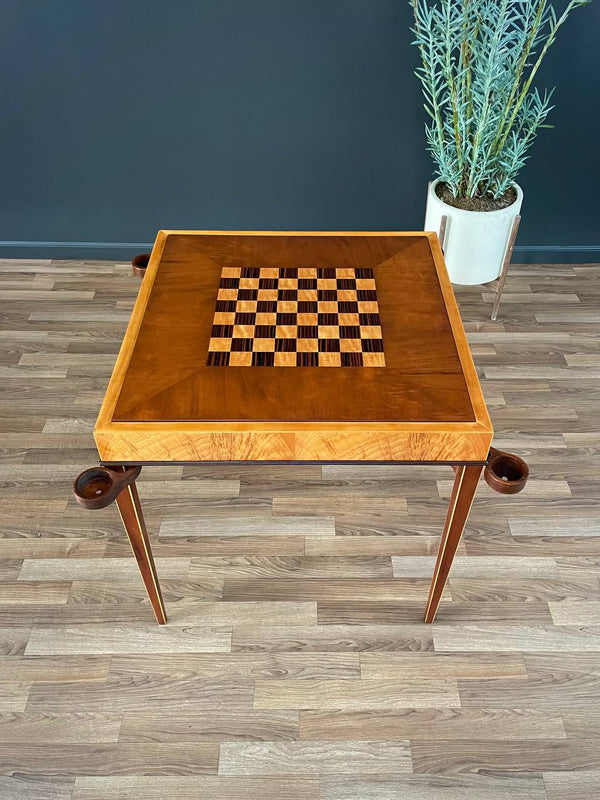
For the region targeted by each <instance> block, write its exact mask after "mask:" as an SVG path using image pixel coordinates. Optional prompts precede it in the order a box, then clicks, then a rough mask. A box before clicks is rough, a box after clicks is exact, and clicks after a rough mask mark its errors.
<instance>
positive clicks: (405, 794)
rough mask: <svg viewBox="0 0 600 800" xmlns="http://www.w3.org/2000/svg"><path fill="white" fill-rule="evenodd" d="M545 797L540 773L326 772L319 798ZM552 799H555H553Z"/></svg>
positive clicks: (454, 799) (504, 799) (469, 799)
mask: <svg viewBox="0 0 600 800" xmlns="http://www.w3.org/2000/svg"><path fill="white" fill-rule="evenodd" d="M465 798H466V799H467V800H492V798H493V800H546V792H545V788H544V782H543V780H542V778H541V777H540V776H532V777H528V776H513V775H510V774H508V775H498V774H497V773H496V774H495V775H473V774H465V775H402V774H389V775H388V774H382V775H367V776H352V775H351V776H345V775H331V776H329V775H325V776H323V778H322V779H321V800H465ZM553 800H554V798H553Z"/></svg>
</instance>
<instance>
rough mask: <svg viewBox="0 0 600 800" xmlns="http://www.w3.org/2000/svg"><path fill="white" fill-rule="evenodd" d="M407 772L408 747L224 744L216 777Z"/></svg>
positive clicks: (381, 743)
mask: <svg viewBox="0 0 600 800" xmlns="http://www.w3.org/2000/svg"><path fill="white" fill-rule="evenodd" d="M392 771H395V772H410V771H411V757H410V744H409V742H404V741H399V740H396V741H390V742H386V741H375V742H356V741H354V742H351V741H348V742H328V741H325V742H317V741H311V742H307V741H297V742H259V743H254V742H251V743H246V742H224V743H223V744H222V745H221V756H220V758H219V775H315V774H316V775H327V774H332V773H333V774H342V775H348V774H353V773H354V774H356V773H358V774H365V773H370V772H375V773H377V772H392Z"/></svg>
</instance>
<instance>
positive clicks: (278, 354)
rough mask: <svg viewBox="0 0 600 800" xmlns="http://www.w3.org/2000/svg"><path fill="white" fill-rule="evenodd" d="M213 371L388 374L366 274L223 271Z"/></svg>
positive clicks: (347, 270) (370, 275) (348, 270)
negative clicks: (375, 370) (379, 370)
mask: <svg viewBox="0 0 600 800" xmlns="http://www.w3.org/2000/svg"><path fill="white" fill-rule="evenodd" d="M206 363H207V365H208V366H211V367H227V366H229V367H385V355H384V349H383V336H382V332H381V319H380V316H379V305H378V302H377V289H376V287H375V275H374V272H373V269H371V268H370V267H365V268H353V267H223V270H222V272H221V279H220V282H219V289H218V294H217V300H216V304H215V314H214V318H213V325H212V329H211V338H210V341H209V344H208V356H207V360H206Z"/></svg>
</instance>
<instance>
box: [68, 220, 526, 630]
mask: <svg viewBox="0 0 600 800" xmlns="http://www.w3.org/2000/svg"><path fill="white" fill-rule="evenodd" d="M146 264H147V267H146ZM133 266H134V273H136V274H139V275H141V276H144V277H143V282H142V284H141V288H140V292H139V295H138V298H137V302H136V304H135V307H134V309H133V312H132V315H131V320H130V322H129V326H128V328H127V332H126V334H125V338H124V340H123V345H122V347H121V351H120V353H119V356H118V359H117V362H116V365H115V368H114V371H113V374H112V377H111V380H110V383H109V386H108V389H107V391H106V396H105V398H104V402H103V404H102V408H101V411H100V414H99V416H98V421H97V424H96V427H95V430H94V437H95V440H96V444H97V447H98V453H99V455H100V459H101V464H100V466H99V467H94V468H92V469H88V470H86V471H85V472H83V473H81V475H80V476H79V477H78V478H77V479H76V481H75V486H74V488H75V495H76V497H77V500H78V502H79V503H80V504H81V505H83V506H85V507H87V508H102V507H104V506H106V505H108V504H109V503H111V502H113V501H114V500H116V501H117V504H118V507H119V511H120V513H121V517H122V519H123V523H124V526H125V530H126V532H127V535H128V537H129V540H130V542H131V546H132V549H133V552H134V555H135V557H136V559H137V562H138V565H139V568H140V571H141V574H142V578H143V580H144V583H145V585H146V589H147V591H148V595H149V598H150V601H151V603H152V607H153V609H154V613H155V616H156V619H157V621H158V622H159V623H165V622H166V620H167V616H166V612H165V608H164V603H163V599H162V596H161V591H160V585H159V580H158V575H157V572H156V568H155V565H154V560H153V558H152V552H151V547H150V542H149V539H148V534H147V531H146V527H145V523H144V518H143V514H142V509H141V506H140V501H139V497H138V493H137V489H136V485H135V479H136V478H137V476H138V475H139V473H140V470H141V467H142V466H145V465H148V466H150V465H153V464H165V463H175V464H188V463H195V462H203V463H211V462H212V463H219V462H227V463H255V462H256V463H271V464H282V465H284V464H290V463H329V464H331V463H336V464H340V463H342V464H343V463H353V464H354V463H395V464H398V463H402V464H410V463H419V464H447V465H448V466H451V467H453V468H454V471H455V479H454V488H453V491H452V496H451V499H450V504H449V508H448V513H447V516H446V522H445V526H444V530H443V533H442V537H441V544H440V549H439V554H438V558H437V563H436V566H435V569H434V574H433V579H432V583H431V589H430V593H429V599H428V601H427V606H426V610H425V621H426V622H432V621H433V619H434V617H435V614H436V611H437V608H438V605H439V602H440V598H441V595H442V591H443V588H444V585H445V583H446V579H447V577H448V572H449V570H450V566H451V564H452V560H453V557H454V554H455V552H456V548H457V546H458V543H459V540H460V537H461V535H462V532H463V528H464V526H465V522H466V520H467V516H468V513H469V510H470V508H471V504H472V502H473V498H474V495H475V491H476V488H477V484H478V482H479V478H480V476H481V472H482V470H483V469H484V468H485V473H486V480H487V481H488V483H489V484H490V486H492V487H493V488H496V489H498V490H499V491H503V492H505V493H514V492H516V491H519V490H520V489H521V488H522V486H523V485H524V482H525V480H526V477H527V475H526V472H527V467H526V465H525V464H524V462H523V461H522V460H521V459H519V458H517V457H516V456H511V455H509V454H505V453H500V452H499V451H494V450H493V449H492V450H490V448H491V442H492V436H493V430H492V425H491V422H490V419H489V416H488V413H487V409H486V405H485V401H484V398H483V395H482V392H481V387H480V385H479V381H478V378H477V373H476V371H475V367H474V365H473V360H472V358H471V353H470V351H469V346H468V344H467V339H466V336H465V332H464V329H463V326H462V322H461V319H460V315H459V311H458V307H457V305H456V301H455V298H454V294H453V291H452V287H451V285H450V281H449V279H448V275H447V272H446V268H445V265H444V260H443V255H442V252H441V249H440V245H439V241H438V237H437V235H436V234H434V233H394V232H392V233H278V232H264V233H263V232H261V233H248V232H211V231H160V232H159V234H158V236H157V238H156V242H155V244H154V248H153V250H152V254H151V256H150V257H147V258H144V257H143V256H141V257H138V258H136V259H134V262H133Z"/></svg>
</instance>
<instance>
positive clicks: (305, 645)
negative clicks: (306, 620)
mask: <svg viewBox="0 0 600 800" xmlns="http://www.w3.org/2000/svg"><path fill="white" fill-rule="evenodd" d="M231 650H232V652H253V653H256V652H271V653H286V652H288V653H294V652H296V653H300V652H305V653H306V652H308V653H310V652H313V653H357V652H362V651H365V650H368V651H375V650H394V651H395V650H410V651H413V650H416V651H421V650H433V639H432V633H431V629H430V628H429V627H428V626H427V627H426V626H424V625H368V626H366V625H365V626H363V625H312V626H302V625H295V626H274V625H273V626H270V627H264V628H262V627H260V626H250V625H249V626H234V628H233V634H232V639H231Z"/></svg>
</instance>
